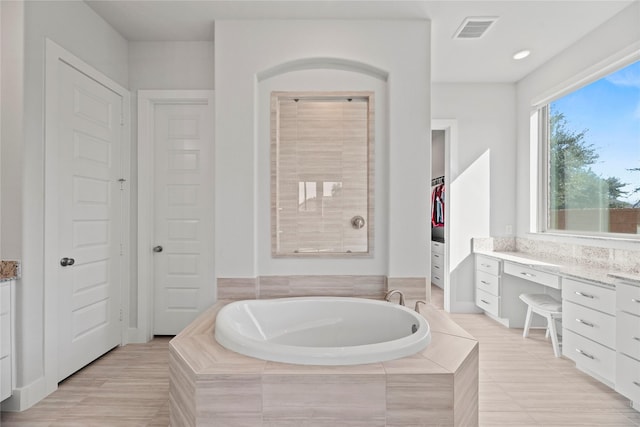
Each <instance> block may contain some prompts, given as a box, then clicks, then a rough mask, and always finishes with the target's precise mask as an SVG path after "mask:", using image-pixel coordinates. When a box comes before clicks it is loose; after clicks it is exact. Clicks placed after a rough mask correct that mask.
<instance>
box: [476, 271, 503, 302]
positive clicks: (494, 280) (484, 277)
mask: <svg viewBox="0 0 640 427" xmlns="http://www.w3.org/2000/svg"><path fill="white" fill-rule="evenodd" d="M476 289H480V290H483V291H485V292H488V293H490V294H492V295H496V296H499V295H500V278H499V277H498V276H494V275H492V274H489V273H486V272H484V271H480V270H478V271H476Z"/></svg>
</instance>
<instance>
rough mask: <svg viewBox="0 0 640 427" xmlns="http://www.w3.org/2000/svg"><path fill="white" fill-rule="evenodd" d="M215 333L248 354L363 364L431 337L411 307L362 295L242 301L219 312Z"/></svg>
mask: <svg viewBox="0 0 640 427" xmlns="http://www.w3.org/2000/svg"><path fill="white" fill-rule="evenodd" d="M215 339H216V341H218V343H220V344H221V345H222V346H223V347H226V348H227V349H229V350H232V351H235V352H237V353H241V354H244V355H247V356H252V357H256V358H258V359H263V360H271V361H275V362H284V363H295V364H300V365H358V364H362V363H374V362H382V361H385V360H392V359H397V358H400V357H404V356H409V355H412V354H415V353H417V352H419V351H421V350H423V349H424V348H425V347H426V346H427V345H428V344H429V342H431V330H430V328H429V324H428V323H427V321H426V320H425V319H424V318H423V317H422V316H421V315H420V314H418V313H416V312H414V311H413V310H410V309H408V308H406V307H403V306H400V305H397V304H392V303H389V302H386V301H375V300H369V299H363V298H335V297H299V298H282V299H273V300H246V301H237V302H233V303H231V304H228V305H226V306H225V307H223V308H222V309H221V310H220V311H219V312H218V315H217V318H216V325H215Z"/></svg>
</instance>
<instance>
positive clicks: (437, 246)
mask: <svg viewBox="0 0 640 427" xmlns="http://www.w3.org/2000/svg"><path fill="white" fill-rule="evenodd" d="M444 251H445V244H444V243H442V242H436V241H431V283H433V284H434V285H436V286H437V287H439V288H440V289H444V275H445V271H444V269H445V267H444Z"/></svg>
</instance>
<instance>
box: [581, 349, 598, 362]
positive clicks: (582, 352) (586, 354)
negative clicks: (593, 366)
mask: <svg viewBox="0 0 640 427" xmlns="http://www.w3.org/2000/svg"><path fill="white" fill-rule="evenodd" d="M576 351H577V352H578V353H580V354H581V355H583V356H584V357H588V358H589V359H591V360H595V357H593V356H592V355H590V354H589V353H587V352H586V351H583V350H580V349H579V348H576Z"/></svg>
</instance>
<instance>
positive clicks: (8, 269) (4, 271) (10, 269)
mask: <svg viewBox="0 0 640 427" xmlns="http://www.w3.org/2000/svg"><path fill="white" fill-rule="evenodd" d="M19 278H20V261H15V260H2V261H0V282H3V281H5V280H16V279H19Z"/></svg>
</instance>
